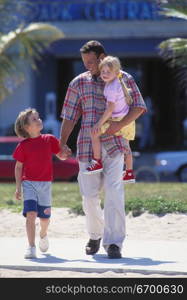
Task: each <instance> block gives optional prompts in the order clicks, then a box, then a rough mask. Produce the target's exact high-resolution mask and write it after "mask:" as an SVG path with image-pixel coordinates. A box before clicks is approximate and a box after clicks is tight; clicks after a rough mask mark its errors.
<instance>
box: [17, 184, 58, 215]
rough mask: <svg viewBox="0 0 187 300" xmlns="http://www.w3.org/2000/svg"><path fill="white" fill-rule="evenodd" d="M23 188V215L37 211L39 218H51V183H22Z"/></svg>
mask: <svg viewBox="0 0 187 300" xmlns="http://www.w3.org/2000/svg"><path fill="white" fill-rule="evenodd" d="M22 188H23V199H24V204H23V215H24V217H26V214H27V212H30V211H35V212H37V216H38V217H39V218H50V216H51V202H52V194H51V181H29V180H24V181H22Z"/></svg>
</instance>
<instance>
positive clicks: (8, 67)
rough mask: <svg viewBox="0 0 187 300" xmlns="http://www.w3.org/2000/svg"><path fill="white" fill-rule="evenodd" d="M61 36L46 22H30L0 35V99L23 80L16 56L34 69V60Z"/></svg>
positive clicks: (60, 33) (40, 56)
mask: <svg viewBox="0 0 187 300" xmlns="http://www.w3.org/2000/svg"><path fill="white" fill-rule="evenodd" d="M63 37H64V34H63V32H62V31H60V30H59V29H58V28H57V27H55V26H53V25H50V24H48V23H32V24H29V25H28V26H26V27H23V26H21V27H19V28H17V29H16V30H15V31H11V32H9V33H8V34H6V35H5V34H1V35H0V66H1V67H0V90H1V93H0V101H2V100H3V99H4V98H5V97H6V96H7V95H8V94H9V93H10V92H11V91H13V90H14V89H15V87H16V86H17V85H19V84H20V83H21V82H22V81H23V80H24V75H23V73H22V72H21V70H20V66H19V64H18V58H21V59H22V60H26V61H27V62H28V63H29V64H30V65H31V67H32V68H35V69H36V60H40V59H41V58H42V54H43V51H44V50H46V49H47V47H49V45H50V44H51V43H53V42H55V41H57V40H59V39H62V38H63ZM15 53H16V54H17V55H15Z"/></svg>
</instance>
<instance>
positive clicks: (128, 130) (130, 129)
mask: <svg viewBox="0 0 187 300" xmlns="http://www.w3.org/2000/svg"><path fill="white" fill-rule="evenodd" d="M121 119H123V117H117V118H110V119H109V121H114V122H119V121H121ZM109 126H110V122H108V121H107V122H105V123H104V124H103V125H102V126H101V133H102V134H103V133H105V131H106V130H107V129H108V127H109ZM114 135H121V136H123V137H124V138H125V139H127V140H134V138H135V121H133V122H131V123H130V124H129V125H127V126H125V127H123V128H121V129H120V130H119V131H117V132H116V133H115V134H114Z"/></svg>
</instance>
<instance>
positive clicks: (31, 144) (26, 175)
mask: <svg viewBox="0 0 187 300" xmlns="http://www.w3.org/2000/svg"><path fill="white" fill-rule="evenodd" d="M59 152H60V144H59V140H58V139H57V138H56V137H55V136H53V135H51V134H41V135H40V136H39V137H37V138H27V139H25V140H23V141H21V142H20V143H19V144H18V145H17V147H16V149H15V151H14V153H13V158H14V159H16V160H17V161H19V162H21V163H23V173H22V180H32V181H51V180H52V179H53V164H52V156H53V154H57V153H59Z"/></svg>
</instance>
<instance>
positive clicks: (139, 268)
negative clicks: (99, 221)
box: [0, 237, 187, 277]
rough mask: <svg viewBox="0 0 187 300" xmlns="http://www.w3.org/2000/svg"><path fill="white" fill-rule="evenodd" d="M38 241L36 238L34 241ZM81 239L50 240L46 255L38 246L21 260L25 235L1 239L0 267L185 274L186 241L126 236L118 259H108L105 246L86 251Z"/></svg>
mask: <svg viewBox="0 0 187 300" xmlns="http://www.w3.org/2000/svg"><path fill="white" fill-rule="evenodd" d="M37 242H38V240H37ZM86 242H87V240H84V239H60V238H59V239H53V238H51V239H50V248H49V251H48V252H47V253H46V254H41V253H40V251H39V249H37V256H38V257H37V259H30V260H28V259H27V260H26V259H24V252H25V248H26V246H27V241H26V238H17V237H15V238H14V237H9V238H8V237H7V238H4V237H3V238H0V244H1V248H0V249H1V250H0V268H9V269H21V270H39V271H48V270H63V271H78V272H104V271H109V270H110V271H113V272H121V273H124V272H135V273H136V272H138V273H142V274H152V273H154V274H165V275H168V277H170V276H172V275H181V277H183V276H184V275H185V276H187V255H186V253H187V242H182V241H142V240H140V241H137V240H136V241H135V240H129V239H127V240H126V242H125V245H124V249H123V253H122V254H123V257H122V258H121V259H108V257H107V255H106V253H105V252H104V249H103V248H102V247H101V248H100V251H99V252H98V253H97V254H95V255H94V256H88V255H86V254H85V251H84V249H85V244H86Z"/></svg>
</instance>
